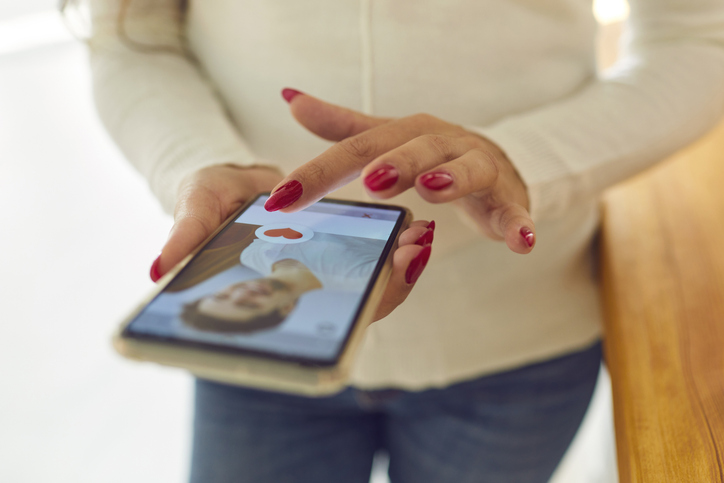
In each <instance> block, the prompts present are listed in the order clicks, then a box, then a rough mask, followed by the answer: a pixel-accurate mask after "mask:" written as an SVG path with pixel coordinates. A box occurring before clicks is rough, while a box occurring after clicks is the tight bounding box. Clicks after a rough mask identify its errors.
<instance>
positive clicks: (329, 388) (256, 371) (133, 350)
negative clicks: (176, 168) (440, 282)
mask: <svg viewBox="0 0 724 483" xmlns="http://www.w3.org/2000/svg"><path fill="white" fill-rule="evenodd" d="M330 201H335V200H330ZM249 204H251V201H250V202H249V203H247V204H245V205H244V206H242V207H241V208H239V209H238V210H237V211H236V212H235V213H234V214H232V215H231V216H230V217H229V218H228V219H227V220H226V221H225V222H224V223H223V224H222V225H221V226H220V227H219V228H218V229H217V230H216V231H215V232H214V233H212V234H211V235H210V236H209V237H208V238H207V239H206V240H205V241H204V243H202V244H201V245H199V247H198V248H196V250H194V251H193V252H192V253H191V254H190V255H189V256H187V257H186V258H185V259H184V260H183V261H182V262H181V263H179V264H178V265H177V266H176V267H174V269H173V270H171V272H169V273H168V274H166V275H165V276H164V277H163V278H162V279H161V280H159V282H158V286H157V288H156V289H154V290H153V291H152V292H151V293H150V294H149V296H148V297H147V298H146V299H144V300H143V301H142V302H141V303H140V304H139V306H138V307H137V308H136V310H134V311H133V312H132V313H131V314H130V315H129V316H128V317H127V318H126V319H125V320H124V321H123V322H122V323H121V324H120V326H119V327H118V329H117V330H116V332H115V334H114V336H113V347H114V348H115V349H116V351H117V352H118V353H119V354H121V355H122V356H124V357H127V358H129V359H133V360H138V361H149V362H156V363H158V364H162V365H165V366H171V367H179V368H183V369H187V370H189V371H190V372H191V373H193V374H194V375H196V376H198V377H202V378H204V379H211V380H214V381H218V382H223V383H227V384H236V385H242V386H250V387H255V388H259V389H267V390H272V391H282V392H291V393H297V394H304V395H308V396H323V395H328V394H333V393H336V392H339V391H341V390H343V389H344V388H345V387H346V385H347V380H348V376H349V372H350V369H351V367H352V363H353V362H354V358H355V355H356V353H357V349H358V347H359V344H360V342H361V340H362V337H363V335H364V332H365V329H366V327H367V326H368V325H369V324H370V323H371V322H372V318H373V317H374V314H375V311H376V310H377V306H378V305H379V303H380V301H381V299H382V294H383V293H384V291H385V287H386V286H387V281H388V279H389V276H390V273H391V270H392V254H393V253H394V248H396V247H397V244H398V238H399V236H400V233H402V231H404V229H405V228H406V227H407V225H409V223H410V220H411V218H412V214H411V213H410V211H409V210H407V209H405V213H406V215H405V219H404V221H403V224H402V229H400V230H399V231H398V233H397V236H396V238H395V240H394V245H393V247H394V248H393V250H391V251H390V252H389V253H388V255H387V259H386V260H385V262H384V265H383V267H382V270H381V272H380V275H379V277H378V278H377V280H376V281H375V284H374V287H373V288H372V291H371V292H370V296H369V297H368V299H367V301H366V304H365V306H364V308H363V309H362V311H361V312H360V316H359V318H358V320H357V321H356V322H355V324H354V326H353V328H352V333H351V334H350V337H349V339H348V341H347V345H346V346H345V348H344V349H343V352H342V355H341V356H340V358H339V360H338V362H337V364H336V365H334V366H326V367H312V366H305V365H303V364H299V363H296V362H290V361H282V360H275V359H269V358H265V357H255V356H252V355H243V354H230V353H224V352H220V351H215V350H213V349H198V348H191V347H186V346H183V345H180V344H178V345H173V344H172V343H161V342H153V341H143V340H139V339H134V338H131V337H124V336H123V331H124V329H125V328H126V326H127V325H128V324H129V323H130V322H131V321H132V320H133V319H134V318H135V317H136V316H137V315H138V314H139V313H140V312H141V310H143V308H144V307H145V306H146V305H147V304H148V303H150V302H151V300H153V298H154V297H156V296H157V295H158V294H159V293H160V292H161V291H162V290H163V289H164V288H165V287H166V286H167V285H168V284H169V283H170V282H171V281H172V280H173V278H174V277H175V276H176V274H178V273H179V272H180V271H181V270H182V269H183V268H184V267H185V266H186V264H188V263H189V262H190V261H191V259H192V258H193V257H194V256H195V255H196V254H197V253H198V252H199V251H201V250H202V249H203V247H204V246H206V244H207V243H208V242H209V241H211V239H212V238H214V237H215V236H216V235H217V233H219V232H220V231H221V230H222V229H223V228H224V227H226V226H227V225H228V224H229V223H231V222H233V221H234V220H235V219H236V218H237V217H238V216H239V214H240V213H241V212H242V211H244V210H245V209H246V208H247V206H249Z"/></svg>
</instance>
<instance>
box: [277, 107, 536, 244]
mask: <svg viewBox="0 0 724 483" xmlns="http://www.w3.org/2000/svg"><path fill="white" fill-rule="evenodd" d="M290 108H291V112H292V114H293V115H294V117H295V118H296V120H297V121H298V122H299V123H300V124H302V125H303V126H304V127H305V128H307V129H308V130H309V131H311V132H313V133H314V134H317V135H318V136H320V137H322V138H324V139H328V140H331V141H338V142H337V144H335V145H334V146H332V147H331V148H329V149H328V150H327V151H325V152H324V153H322V154H321V155H320V156H318V157H316V158H315V159H313V160H311V161H309V162H308V163H306V164H304V165H302V166H301V167H299V168H297V169H296V170H294V171H293V172H291V173H290V174H289V175H288V176H287V177H285V178H284V179H283V180H282V181H280V182H279V184H278V185H277V186H276V187H275V189H278V188H279V187H281V186H284V185H285V184H286V183H288V182H290V181H292V180H296V181H299V182H300V183H301V184H302V186H303V188H304V191H303V194H302V196H301V198H300V199H299V200H298V201H296V202H295V203H293V204H292V205H290V206H288V207H286V208H284V209H282V210H281V211H283V212H288V213H290V212H294V211H298V210H301V209H303V208H305V207H307V206H309V205H310V204H312V203H313V202H315V201H317V200H319V199H320V198H322V197H323V196H325V195H327V194H328V193H329V192H331V191H333V190H335V189H337V188H339V187H340V186H342V185H344V184H346V183H348V182H349V181H350V180H352V179H354V178H355V177H358V176H360V177H362V178H363V179H364V178H366V177H367V176H369V175H370V174H372V173H374V172H375V171H376V170H378V169H380V168H381V167H383V166H391V167H393V168H394V169H395V170H396V171H397V172H398V173H399V179H398V181H397V182H396V183H395V184H394V185H393V186H391V187H389V188H388V189H385V190H381V191H371V190H370V189H369V188H368V190H367V191H368V193H369V195H370V196H371V197H374V198H377V199H381V200H385V199H389V198H392V197H394V196H396V195H398V194H400V193H402V192H404V191H406V190H408V189H414V190H415V191H417V193H418V194H419V195H420V196H421V197H422V198H423V199H425V200H426V201H428V202H430V203H455V204H456V205H457V206H458V207H460V208H461V209H462V210H464V211H465V212H466V213H467V214H468V215H469V216H470V217H472V219H473V220H475V222H476V223H477V224H478V226H479V227H480V229H481V231H482V232H483V233H484V234H485V235H486V236H488V237H490V238H492V239H494V240H501V241H502V240H504V241H505V243H506V244H507V245H508V247H509V248H510V249H511V250H512V251H514V252H515V253H520V254H526V253H529V252H530V251H531V250H532V249H533V247H532V246H530V245H531V243H530V241H533V243H534V240H535V225H534V224H533V221H532V219H531V217H530V214H529V213H528V208H529V200H528V192H527V189H526V186H525V184H524V183H523V181H522V180H521V178H520V176H519V175H518V173H517V172H516V170H515V168H514V167H513V165H512V164H511V162H510V161H509V160H508V158H507V156H506V155H505V153H503V151H502V150H501V149H500V148H499V147H498V146H496V145H495V144H494V143H492V142H490V141H489V140H487V139H485V138H484V137H482V136H479V135H478V134H475V133H472V132H469V131H467V130H465V129H463V128H462V127H460V126H458V125H455V124H451V123H449V122H446V121H443V120H442V119H438V118H436V117H434V116H431V115H429V114H416V115H413V116H409V117H404V118H399V119H390V118H381V117H373V116H367V115H365V114H362V113H359V112H356V111H353V110H350V109H346V108H343V107H340V106H336V105H333V104H329V103H326V102H323V101H321V100H319V99H316V98H314V97H312V96H309V95H306V94H300V95H296V96H294V97H293V98H292V99H291V101H290ZM439 172H443V173H446V174H448V175H449V176H451V177H452V179H453V182H452V184H450V186H448V187H446V188H444V189H441V190H432V189H429V188H427V187H426V186H425V185H424V184H423V183H422V182H421V178H422V177H423V176H424V175H425V174H428V173H439ZM521 229H523V230H524V232H525V230H529V233H532V237H530V238H529V242H526V239H525V237H524V235H523V233H521Z"/></svg>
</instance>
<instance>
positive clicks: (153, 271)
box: [150, 255, 161, 282]
mask: <svg viewBox="0 0 724 483" xmlns="http://www.w3.org/2000/svg"><path fill="white" fill-rule="evenodd" d="M160 261H161V255H159V256H157V257H156V259H155V260H154V261H153V263H152V264H151V273H150V275H151V280H152V281H154V282H158V279H159V278H161V272H159V271H158V264H159V263H160Z"/></svg>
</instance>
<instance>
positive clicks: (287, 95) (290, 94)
mask: <svg viewBox="0 0 724 483" xmlns="http://www.w3.org/2000/svg"><path fill="white" fill-rule="evenodd" d="M299 94H304V93H303V92H299V91H298V90H296V89H290V88H288V87H287V88H284V89H282V97H283V98H284V100H285V101H287V102H292V99H294V98H295V97H297V96H298V95H299Z"/></svg>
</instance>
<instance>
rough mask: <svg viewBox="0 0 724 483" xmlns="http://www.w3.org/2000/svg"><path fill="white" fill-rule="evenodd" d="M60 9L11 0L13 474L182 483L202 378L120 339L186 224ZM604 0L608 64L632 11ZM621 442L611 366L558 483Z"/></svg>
mask: <svg viewBox="0 0 724 483" xmlns="http://www.w3.org/2000/svg"><path fill="white" fill-rule="evenodd" d="M57 3H58V2H57V0H0V206H2V207H3V209H2V210H1V211H0V253H1V254H2V257H0V301H1V304H0V374H1V377H2V381H3V383H2V385H0V428H2V429H0V481H3V482H13V483H25V482H32V483H37V482H55V483H66V482H68V483H70V482H73V483H90V482H93V483H97V482H104V483H115V482H128V481H133V482H135V483H146V482H148V483H150V482H153V483H167V482H168V483H180V482H183V481H185V480H186V475H187V471H188V469H187V462H188V454H189V449H190V438H191V433H190V427H191V426H190V422H191V412H192V378H191V377H190V376H189V375H187V374H185V373H183V372H181V371H177V370H170V369H162V368H160V367H156V366H153V365H146V364H144V365H141V364H137V363H132V362H128V361H125V360H122V359H121V358H120V357H118V356H116V355H115V353H114V352H113V350H112V348H111V345H110V337H111V334H112V332H113V330H114V329H115V327H116V325H117V324H118V322H119V321H120V320H121V319H122V318H123V317H124V316H125V315H126V314H127V313H128V312H129V311H130V310H131V309H133V308H134V306H135V304H136V303H137V302H138V301H139V300H140V299H141V298H142V297H143V296H144V295H145V294H146V293H147V292H148V291H149V290H150V289H151V288H152V286H153V284H152V282H151V281H150V279H149V277H148V270H149V267H150V264H151V262H152V261H153V259H154V258H155V257H156V256H157V255H158V252H159V251H160V248H161V246H162V245H163V243H164V241H165V239H166V235H167V233H168V230H169V229H170V227H171V223H172V220H171V218H170V217H169V216H168V215H166V214H164V213H163V212H162V211H161V209H160V208H159V206H158V204H157V203H156V201H155V199H154V198H153V196H152V195H151V194H150V192H149V190H148V189H147V187H146V183H145V180H143V179H142V178H141V177H140V175H138V174H137V173H136V172H135V171H134V170H133V168H132V167H131V166H130V165H128V164H127V163H126V162H125V161H124V159H123V157H122V155H121V154H120V153H119V151H118V150H117V149H116V147H115V146H114V144H113V143H112V141H111V140H110V139H109V137H108V135H107V134H106V133H105V131H104V130H103V127H102V126H101V125H100V123H99V121H98V119H97V118H96V114H95V110H94V107H93V100H92V90H91V85H90V77H89V72H88V67H87V59H86V52H85V47H84V45H83V44H82V43H81V42H79V41H77V40H75V39H74V38H73V36H72V35H70V33H69V32H68V30H67V29H66V27H65V25H64V23H63V21H62V19H61V17H60V15H59V14H58V12H57ZM593 7H594V11H595V14H596V17H597V19H598V20H599V22H600V23H601V25H602V30H601V48H602V55H601V64H602V66H605V65H608V64H610V63H611V62H612V61H613V59H615V55H616V43H617V39H618V36H619V34H620V30H621V22H622V21H623V20H624V19H625V17H626V16H627V14H628V6H627V4H626V3H625V1H624V0H598V1H596V2H594V5H593ZM614 451H615V449H614V440H613V423H612V414H611V392H610V387H609V379H608V375H607V373H606V372H605V371H604V372H603V373H602V376H601V378H600V380H599V385H598V387H597V390H596V394H595V396H594V401H593V404H592V406H591V408H590V409H589V413H588V415H587V416H586V420H585V422H584V425H583V427H582V428H581V430H580V431H579V434H578V436H577V437H576V441H575V442H574V444H573V446H572V447H571V449H570V450H569V452H568V454H567V455H566V458H565V459H564V461H563V463H562V464H561V467H560V468H559V469H558V471H557V473H556V475H555V476H554V478H553V480H552V482H553V483H594V482H595V483H613V482H615V481H617V478H616V469H615V453H614ZM386 481H387V478H386V476H385V459H384V457H380V458H379V460H378V461H377V464H376V466H375V471H374V473H373V476H372V482H373V483H384V482H386Z"/></svg>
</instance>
